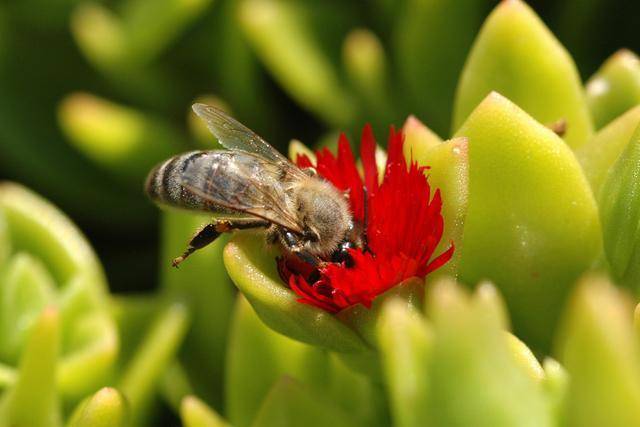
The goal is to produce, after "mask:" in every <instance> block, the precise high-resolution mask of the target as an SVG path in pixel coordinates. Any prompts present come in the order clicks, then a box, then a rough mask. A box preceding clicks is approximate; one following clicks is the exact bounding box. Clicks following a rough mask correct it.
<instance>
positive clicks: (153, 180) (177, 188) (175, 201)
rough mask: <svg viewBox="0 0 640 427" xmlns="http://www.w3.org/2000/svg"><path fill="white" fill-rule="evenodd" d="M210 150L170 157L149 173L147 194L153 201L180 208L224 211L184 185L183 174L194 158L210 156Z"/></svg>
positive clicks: (146, 184) (146, 185) (146, 186)
mask: <svg viewBox="0 0 640 427" xmlns="http://www.w3.org/2000/svg"><path fill="white" fill-rule="evenodd" d="M211 154H212V152H211V151H191V152H188V153H184V154H179V155H177V156H174V157H171V158H170V159H168V160H166V161H165V162H163V163H161V164H159V165H158V166H156V167H155V168H153V170H152V171H151V172H150V173H149V175H148V176H147V181H146V183H145V191H146V193H147V195H148V196H149V197H150V198H151V200H153V201H154V202H155V203H158V204H161V205H167V206H172V207H176V208H182V209H190V210H201V211H207V212H224V211H225V210H224V209H221V208H220V207H218V206H213V205H212V204H211V203H210V202H209V201H206V200H204V199H203V198H202V197H201V196H199V195H197V194H194V193H193V192H191V191H188V190H187V189H186V188H185V187H184V186H183V183H184V174H185V171H186V170H187V168H188V167H189V166H190V165H193V162H194V161H195V160H196V159H199V158H202V157H204V156H210V155H211Z"/></svg>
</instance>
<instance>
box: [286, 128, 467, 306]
mask: <svg viewBox="0 0 640 427" xmlns="http://www.w3.org/2000/svg"><path fill="white" fill-rule="evenodd" d="M403 141H404V138H403V135H402V133H401V132H396V131H395V130H394V129H393V127H392V128H391V133H390V136H389V150H388V158H387V165H386V169H385V174H384V179H383V181H382V183H381V184H380V183H379V180H378V169H377V167H376V161H375V149H376V143H375V140H374V137H373V132H372V130H371V126H369V125H367V126H365V128H364V130H363V132H362V144H361V150H360V157H361V159H362V165H363V169H364V182H363V178H362V177H361V176H360V173H358V169H357V168H356V162H355V159H354V156H353V152H352V151H351V147H350V146H349V141H348V140H347V138H346V136H345V135H344V134H342V135H340V140H339V143H338V155H337V157H336V156H334V155H333V154H332V153H331V152H330V151H329V150H328V149H326V148H325V149H323V150H322V151H319V152H318V153H317V164H316V166H315V169H316V170H317V172H318V174H319V175H320V176H322V177H324V178H325V179H327V180H328V181H330V182H331V183H332V184H333V185H335V186H336V187H337V188H338V189H340V190H343V191H348V194H349V201H350V206H351V210H352V213H353V217H354V220H355V221H358V222H359V223H360V224H363V223H364V222H363V221H364V215H365V206H364V204H365V199H366V203H367V209H366V212H367V216H368V218H367V223H368V225H367V238H368V245H369V249H370V251H367V252H363V251H362V250H360V249H352V250H350V254H351V257H352V258H353V261H354V264H353V265H351V266H346V265H345V264H344V263H327V264H326V266H324V267H321V268H320V269H318V270H316V271H314V269H313V267H311V266H310V265H307V264H304V263H302V262H300V261H299V260H297V259H294V258H287V259H286V260H284V259H280V260H279V262H278V267H279V272H280V275H281V276H282V278H283V280H285V282H287V283H288V284H289V286H290V287H291V289H292V290H293V291H294V292H295V293H296V294H298V295H299V296H300V299H299V301H300V302H303V303H305V304H311V305H314V306H316V307H320V308H322V309H324V310H327V311H329V312H332V313H337V312H339V311H340V310H342V309H345V308H347V307H350V306H352V305H356V304H363V305H364V306H366V307H370V306H371V303H372V301H373V300H374V299H375V298H376V297H377V296H378V295H380V294H381V293H383V292H385V291H387V290H389V289H390V288H392V287H394V286H395V285H397V284H399V283H400V282H402V281H404V280H405V279H408V278H410V277H414V276H417V277H424V276H426V275H427V274H429V273H430V272H432V271H433V270H435V269H437V268H439V267H441V266H442V265H444V264H445V263H446V262H447V261H449V259H450V258H451V256H452V255H453V250H454V246H453V244H451V246H450V247H449V249H448V250H447V251H445V252H444V253H442V254H440V255H439V256H437V257H435V258H434V259H431V258H432V256H433V253H434V250H435V249H436V246H438V243H439V242H440V239H441V237H442V231H443V226H444V221H443V219H442V214H441V208H442V199H441V198H440V190H436V191H435V194H434V195H433V198H431V187H430V186H429V182H428V181H427V177H426V176H425V174H424V171H425V169H426V168H425V167H423V166H418V165H417V163H415V162H413V161H412V162H411V164H409V165H407V161H406V159H405V157H404V155H403V152H402V145H403ZM296 163H297V164H298V166H300V167H313V164H312V162H311V161H310V160H309V158H307V157H306V156H303V155H299V156H298V158H297V159H296ZM363 186H366V190H367V195H366V197H365V194H364V190H363ZM310 282H311V283H310Z"/></svg>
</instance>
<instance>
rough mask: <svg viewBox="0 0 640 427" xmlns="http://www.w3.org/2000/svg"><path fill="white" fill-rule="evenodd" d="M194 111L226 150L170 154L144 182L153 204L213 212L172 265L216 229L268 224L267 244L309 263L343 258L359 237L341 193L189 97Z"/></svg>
mask: <svg viewBox="0 0 640 427" xmlns="http://www.w3.org/2000/svg"><path fill="white" fill-rule="evenodd" d="M193 111H194V112H195V113H196V114H197V115H198V116H199V117H200V118H201V119H203V120H204V121H205V123H206V124H207V127H208V128H209V130H210V131H211V133H212V134H213V135H214V136H215V137H216V138H217V139H218V141H219V142H220V144H222V146H223V147H225V148H226V150H210V151H191V152H188V153H184V154H180V155H177V156H175V157H172V158H170V159H168V160H166V161H165V162H163V163H161V164H159V165H158V166H156V167H155V168H154V169H153V170H152V171H151V172H150V173H149V175H148V177H147V180H146V183H145V191H146V193H147V194H148V196H149V197H150V198H151V199H152V200H153V201H154V202H156V203H157V204H159V205H164V206H170V207H175V208H182V209H188V210H193V211H200V212H207V213H211V214H213V215H214V218H213V219H212V221H211V222H210V223H208V224H206V225H205V226H204V227H203V228H202V229H201V230H199V231H198V232H197V233H196V234H195V235H194V236H193V238H192V239H191V240H190V241H189V243H188V245H187V249H186V250H185V251H184V253H183V254H182V255H180V256H179V257H177V258H175V259H174V260H173V261H172V265H173V266H174V267H177V266H178V265H179V264H180V263H181V262H182V261H184V260H185V259H186V258H187V257H188V256H190V255H191V254H192V253H193V252H194V251H196V250H198V249H201V248H203V247H205V246H207V245H208V244H209V243H211V242H213V241H214V240H215V239H216V238H217V237H219V236H220V235H221V234H222V233H225V232H231V231H234V230H242V229H255V228H263V229H266V239H267V242H268V243H270V244H279V245H280V246H281V247H282V248H283V250H284V251H285V252H286V253H287V254H292V255H295V256H297V257H298V258H299V259H301V260H302V261H304V262H307V263H309V264H311V265H313V266H318V265H320V264H321V263H323V262H326V261H325V260H331V261H334V262H341V261H345V262H348V261H349V257H348V250H349V249H350V248H354V247H361V246H362V245H363V244H365V240H366V237H364V236H363V233H362V232H361V230H362V227H358V226H357V225H356V224H354V219H353V215H352V214H351V211H350V209H349V204H348V202H347V197H346V196H347V195H346V194H345V193H343V192H341V191H340V190H338V189H337V188H336V187H334V186H333V185H332V184H331V183H329V182H328V181H325V180H324V179H322V178H321V177H319V176H317V174H316V173H315V170H314V169H311V168H305V169H301V168H299V167H297V166H296V165H294V164H293V163H291V162H290V161H289V160H288V159H287V158H286V157H284V156H283V155H282V154H280V153H279V152H278V151H277V150H276V149H274V148H273V147H272V146H271V145H269V144H268V143H267V142H266V141H265V140H264V139H262V138H261V137H259V136H258V135H256V134H255V133H254V132H252V131H251V130H249V129H248V128H247V127H245V126H244V125H242V124H241V123H239V122H238V121H237V120H235V119H233V118H232V117H229V116H228V115H227V114H225V113H224V112H222V111H221V110H219V109H217V108H215V107H212V106H209V105H205V104H194V105H193ZM365 229H366V227H365Z"/></svg>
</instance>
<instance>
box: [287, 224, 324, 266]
mask: <svg viewBox="0 0 640 427" xmlns="http://www.w3.org/2000/svg"><path fill="white" fill-rule="evenodd" d="M280 235H281V236H282V239H281V240H282V243H283V244H284V245H285V246H286V247H287V249H288V250H289V251H290V252H291V253H293V254H295V255H296V256H297V257H298V258H300V259H301V260H302V261H304V262H306V263H307V264H311V265H312V266H313V267H318V266H319V265H320V264H321V262H322V261H321V260H320V258H318V257H317V256H315V255H312V254H310V253H309V252H308V251H306V250H305V249H304V246H303V245H302V243H301V242H300V240H299V239H298V236H296V235H295V234H294V233H292V232H291V231H289V230H282V231H281V233H280Z"/></svg>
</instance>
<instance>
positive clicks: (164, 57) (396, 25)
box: [0, 0, 640, 427]
mask: <svg viewBox="0 0 640 427" xmlns="http://www.w3.org/2000/svg"><path fill="white" fill-rule="evenodd" d="M24 3H25V5H26V6H9V5H0V88H1V89H2V92H3V94H6V95H7V96H3V97H2V99H0V118H1V119H3V120H2V123H3V124H6V125H7V126H0V144H2V145H1V146H2V147H3V156H2V159H0V164H1V165H2V166H3V167H4V168H5V172H4V173H6V174H7V175H9V176H13V177H17V178H20V180H21V181H24V182H26V183H27V184H32V185H33V186H34V187H37V188H38V189H40V190H41V191H42V192H43V193H45V194H47V196H49V197H51V198H52V199H53V200H56V201H59V202H60V203H61V204H62V205H63V206H64V207H65V210H68V211H69V212H70V213H71V214H72V215H73V218H77V219H78V220H79V221H80V224H82V225H83V227H84V226H87V227H88V228H89V229H91V230H93V229H94V228H93V227H95V226H99V229H100V230H102V232H101V233H102V237H100V234H101V233H97V234H98V239H97V240H98V242H99V243H100V242H101V243H104V242H111V243H110V244H113V242H114V241H115V242H119V241H120V240H118V239H122V238H123V236H125V235H127V236H128V235H135V234H136V233H140V235H149V234H150V233H155V229H154V222H152V221H151V220H150V218H152V215H153V211H152V207H151V204H150V203H148V202H147V201H145V200H144V199H143V198H142V196H141V186H142V185H141V184H142V181H143V179H144V177H145V175H146V174H147V172H148V170H149V168H150V167H151V166H152V165H153V164H154V163H156V162H158V161H160V160H162V159H164V158H166V157H168V156H170V155H172V154H174V153H177V152H180V151H183V150H186V149H188V148H189V147H199V148H207V147H208V148H214V147H216V146H217V145H216V144H217V143H216V142H215V141H213V140H212V139H211V138H210V136H209V135H208V133H207V131H206V128H205V127H204V126H203V125H202V123H200V122H198V121H197V120H195V117H194V116H193V115H187V114H186V113H185V111H186V105H188V104H189V103H190V102H191V101H193V100H194V99H196V98H197V99H198V100H200V101H203V102H208V103H211V104H215V105H217V106H220V107H221V108H224V109H227V110H230V111H233V112H234V113H235V114H237V115H238V116H239V117H240V118H242V119H243V121H245V122H246V123H248V124H250V125H251V126H252V127H253V128H255V129H256V130H257V131H258V132H259V133H264V134H265V135H267V136H268V137H269V138H268V139H269V140H276V141H277V140H278V139H281V140H285V139H286V138H291V137H294V136H295V137H300V138H301V139H302V140H304V139H307V140H310V141H312V143H310V144H309V146H308V147H307V146H306V145H304V144H303V143H302V142H300V141H297V140H295V141H292V142H291V143H290V144H289V146H288V153H289V157H290V159H291V161H292V162H294V163H297V164H298V165H300V166H305V167H313V168H316V171H317V173H318V174H319V175H320V176H322V177H324V178H325V179H327V180H329V181H331V182H332V183H333V184H334V185H335V186H336V187H338V188H340V189H341V190H349V191H348V194H349V199H350V200H349V203H350V206H351V208H352V210H353V211H354V215H355V216H356V217H358V218H361V217H363V216H364V213H363V211H364V210H367V209H368V210H369V214H371V215H372V217H371V223H369V224H368V228H367V230H370V232H371V236H372V238H371V248H372V249H373V250H372V251H371V252H372V253H366V251H364V252H358V251H356V252H354V253H353V256H354V266H349V267H348V268H347V267H346V266H345V265H341V264H332V265H330V266H329V267H327V268H326V269H323V270H319V271H316V272H315V273H314V275H309V274H308V270H307V269H306V268H307V267H308V266H300V265H289V264H286V262H285V261H283V260H282V259H280V261H278V257H279V256H280V255H281V254H279V253H278V251H277V250H271V249H269V250H266V249H265V243H264V238H263V237H262V236H260V235H258V234H256V233H252V232H241V233H237V234H235V235H233V236H232V237H231V238H230V239H229V238H222V239H220V240H217V241H216V242H215V243H213V244H212V245H210V246H209V247H207V248H205V249H202V250H201V251H198V253H197V254H195V255H193V256H192V257H191V258H189V260H188V261H187V262H185V263H183V264H182V265H181V267H180V269H173V268H172V267H171V265H170V260H171V259H172V258H173V257H174V256H175V255H177V254H179V253H180V252H181V251H182V250H183V249H184V245H185V244H186V241H187V240H188V237H189V235H191V234H192V233H193V231H194V230H195V229H196V228H197V227H198V226H200V225H201V224H203V223H205V222H206V221H207V220H208V218H206V217H203V216H199V215H195V214H191V213H184V212H176V211H164V212H162V213H161V218H160V223H159V229H160V233H159V234H160V250H159V253H160V254H159V257H158V258H159V262H160V265H161V267H160V269H159V274H158V275H157V279H158V280H157V282H158V283H153V282H154V281H156V280H155V279H154V277H155V276H154V275H153V274H152V272H151V271H150V269H149V268H148V267H149V265H152V264H153V263H154V262H155V261H153V262H151V261H149V260H148V258H149V257H148V255H147V257H146V258H145V253H147V254H148V253H149V251H148V250H147V249H145V248H143V246H144V244H142V243H140V242H139V241H136V239H135V238H130V241H127V240H126V239H125V240H124V241H123V243H122V246H126V245H127V244H128V243H130V242H133V243H131V244H132V245H134V246H133V248H132V249H129V253H130V254H135V255H136V256H126V258H127V259H126V260H120V261H114V260H113V259H110V258H109V257H108V256H106V257H104V258H105V263H106V267H107V276H105V273H104V271H103V267H102V265H101V262H100V261H99V259H98V256H97V255H96V254H95V252H94V250H93V249H92V248H91V246H90V244H89V243H88V240H87V239H86V238H85V237H84V236H83V235H82V234H81V232H80V231H79V229H78V227H77V226H75V225H74V224H73V223H72V222H71V220H70V219H68V218H67V217H66V216H65V215H64V214H62V213H61V212H60V210H59V209H58V208H57V207H55V206H54V205H52V204H51V203H50V202H48V201H45V200H44V199H43V198H42V197H40V196H38V195H36V194H35V193H34V192H32V191H31V190H28V189H27V188H25V187H23V186H21V185H19V184H14V183H2V184H1V185H0V388H1V389H2V392H1V395H0V426H18V427H23V426H24V427H39V426H61V425H67V426H82V427H84V426H101V425H105V426H107V425H108V426H118V425H121V426H145V425H160V424H162V423H165V424H170V423H173V424H176V423H178V422H181V423H182V425H184V426H187V427H208V426H234V427H243V426H247V427H248V426H252V427H262V426H265V427H266V426H298V425H311V426H315V425H318V426H326V425H339V426H342V425H344V426H359V425H360V426H386V425H394V426H402V427H409V426H469V425H473V426H484V425H486V426H522V425H531V426H580V427H585V426H603V425H607V426H632V425H640V353H639V351H640V349H639V348H638V345H639V337H640V335H639V331H640V314H639V313H640V308H637V307H636V309H635V312H634V306H635V305H636V304H637V303H638V296H639V295H640V268H639V267H638V265H640V264H639V261H640V249H639V247H640V246H639V245H640V243H638V242H639V241H640V239H639V238H638V227H639V224H640V202H639V201H638V197H639V195H640V189H639V188H637V187H638V185H640V184H638V179H637V178H638V171H640V106H639V105H640V65H639V64H640V61H639V60H638V58H637V56H636V55H635V54H634V53H633V52H632V51H629V50H621V51H619V52H617V53H615V54H614V55H613V56H611V58H609V59H608V60H607V61H606V62H605V63H604V64H603V65H602V67H601V68H600V69H598V70H597V71H596V72H595V74H594V75H593V76H592V77H591V78H590V79H589V80H588V81H587V83H586V84H584V85H583V83H582V82H581V79H580V75H579V73H578V68H577V66H576V64H575V63H574V60H573V59H572V57H571V56H570V54H569V53H568V51H567V50H566V49H565V48H564V47H563V45H562V44H561V43H560V42H559V41H558V39H556V37H555V36H554V34H553V33H552V32H551V31H550V30H549V29H548V28H547V27H546V26H545V24H544V23H543V22H542V20H541V19H540V18H539V17H538V16H537V15H536V14H535V12H534V11H533V10H532V9H531V8H530V7H529V6H527V5H526V4H525V3H523V2H522V1H520V0H505V1H502V2H500V3H499V4H497V5H495V7H494V9H493V11H491V12H490V13H489V11H490V6H491V5H490V4H489V2H484V1H481V0H465V1H457V2H446V1H423V0H405V1H402V2H399V3H398V4H394V2H388V1H378V2H370V4H368V5H367V7H366V11H367V12H368V13H367V14H364V13H362V11H363V10H364V9H362V6H360V5H359V4H358V2H344V3H340V5H341V7H342V9H341V11H342V13H341V14H339V16H336V14H335V9H334V8H335V7H336V5H335V4H333V3H332V2H320V3H318V2H308V1H304V0H299V1H292V0H289V1H275V0H237V1H236V0H224V1H222V0H221V1H219V2H210V1H206V0H197V1H191V2H181V1H176V0H164V1H162V2H157V1H151V0H124V1H122V2H120V4H119V8H118V9H117V10H112V9H110V8H109V6H108V5H105V4H103V3H97V2H89V1H87V2H56V4H55V5H53V3H52V5H50V6H48V7H49V9H47V10H48V11H49V12H50V13H49V14H43V17H40V18H37V17H35V16H32V14H30V13H29V10H30V9H29V8H30V7H31V6H29V5H32V6H33V5H37V6H38V7H41V6H42V7H44V6H43V5H44V3H45V2H41V1H40V0H29V1H25V2H24ZM75 3H78V4H77V5H76V4H75ZM603 3H604V2H598V1H594V2H590V7H588V8H583V9H581V10H583V12H584V13H583V14H582V15H581V16H580V17H571V16H572V15H571V13H570V11H571V10H572V8H575V7H576V4H577V2H574V1H567V2H566V3H565V6H564V7H565V8H566V10H564V11H563V10H562V8H560V7H558V10H557V11H558V12H559V14H558V15H557V16H556V19H555V21H554V22H555V23H556V24H557V23H558V22H559V23H560V24H559V25H557V26H558V27H559V28H560V30H559V31H560V32H561V33H562V34H563V37H565V38H566V39H567V40H569V41H570V43H571V44H572V46H574V47H575V48H576V50H577V54H578V56H579V58H581V60H582V61H585V58H586V55H587V53H586V52H585V49H584V44H585V43H584V42H583V41H581V40H579V39H576V38H575V37H576V36H575V34H577V33H586V31H584V28H585V25H586V23H588V22H596V21H597V20H598V19H599V17H598V15H599V13H600V11H602V10H603V8H605V5H604V4H603ZM567 11H568V12H567ZM487 13H489V14H488V16H486V15H487ZM44 15H47V16H46V17H45V16H44ZM392 16H393V18H392ZM483 20H484V23H482V22H483ZM581 20H582V21H581ZM451 22H456V28H455V31H452V27H451ZM18 23H21V24H23V25H25V26H30V27H38V28H40V29H41V30H40V31H42V32H43V33H42V34H48V33H50V34H59V33H60V31H67V30H65V28H67V27H68V28H70V33H71V35H72V39H71V38H69V37H66V38H64V40H55V41H54V42H55V43H57V45H59V46H63V47H64V48H63V49H61V50H60V52H67V55H68V57H69V58H68V59H69V61H68V63H69V64H70V65H69V68H78V69H83V70H84V69H85V68H86V64H84V61H86V62H87V63H88V64H89V65H90V67H91V71H87V70H84V71H83V72H81V73H77V74H78V75H82V76H84V77H82V78H81V79H79V80H77V81H76V80H74V79H70V78H67V76H66V75H64V73H61V72H60V71H61V70H62V69H63V68H61V67H58V68H56V67H54V66H52V69H51V70H50V72H51V76H52V79H53V83H54V84H52V85H49V86H47V90H46V91H44V92H43V93H38V91H37V90H35V89H37V85H34V87H31V86H30V85H26V84H25V83H24V82H23V81H22V80H21V79H20V78H19V77H24V78H27V79H28V78H29V77H30V73H31V72H32V71H31V70H33V69H34V67H29V66H28V65H29V63H30V61H31V62H33V63H35V60H36V58H37V59H38V60H39V59H41V58H45V59H46V55H45V54H46V52H44V53H43V49H40V50H38V49H35V50H34V52H30V51H28V52H24V55H23V56H21V58H23V62H20V63H18V62H15V61H13V60H10V58H14V57H19V55H17V53H18V52H20V46H21V43H24V41H25V40H27V41H34V40H36V41H37V37H38V34H37V33H35V32H34V33H29V34H27V33H21V32H20V31H16V28H17V27H18ZM365 26H366V28H365ZM368 28H371V29H368ZM571 28H573V29H574V30H575V31H571V30H570V29H571ZM576 28H577V29H576ZM60 29H62V30H60ZM4 35H7V36H6V37H4ZM584 37H585V38H586V39H589V37H592V35H591V34H588V35H584ZM212 40H216V44H215V45H213V43H212ZM583 40H584V39H583ZM52 43H53V42H52ZM210 45H212V46H213V47H212V48H211V49H209V46H210ZM70 46H76V48H77V49H78V52H79V53H77V52H74V53H73V54H69V53H68V52H69V51H70ZM188 47H189V48H188ZM65 49H66V50H65ZM74 49H75V48H74ZM72 50H73V49H71V51H72ZM176 52H178V54H175V53H176ZM203 52H204V53H203ZM174 54H175V55H174ZM212 57H213V59H212ZM64 59H65V58H60V57H57V56H56V58H55V61H49V63H62V62H64V61H63V60H64ZM593 64H594V62H593V59H591V65H593ZM23 69H24V70H26V71H25V75H22V74H21V71H22V70H23ZM74 75H75V74H74ZM210 76H212V77H210ZM209 79H211V81H212V82H213V84H211V85H210V84H209V83H207V84H205V83H203V82H209ZM210 86H212V87H214V88H215V90H214V92H215V94H211V93H209V94H207V93H204V92H207V90H203V88H204V87H210ZM95 93H100V94H101V95H100V96H98V95H95ZM283 94H284V95H286V96H283ZM283 98H286V100H285V101H283ZM36 100H38V102H36ZM40 101H42V102H40ZM54 104H55V105H57V116H56V117H57V125H58V128H56V124H55V123H53V120H54V119H53V117H54V116H55V114H54V113H53V108H52V106H53V105H54ZM296 106H298V107H300V109H302V110H303V111H304V112H305V113H304V114H302V113H300V112H297V113H295V114H296V115H294V116H291V111H292V110H294V109H295V107H296ZM410 114H414V115H413V116H410ZM44 116H51V117H50V118H49V119H48V120H41V122H42V123H46V125H45V126H41V127H39V126H29V125H28V124H30V123H31V121H30V120H31V119H32V118H35V119H38V118H42V117H44ZM309 117H313V120H315V121H316V125H317V127H321V128H322V129H323V132H325V135H324V136H322V137H320V138H317V136H318V132H315V134H312V133H310V132H307V133H305V126H304V124H305V123H306V121H307V120H311V119H309ZM298 118H304V119H303V120H297V119H298ZM27 119H29V120H27ZM367 121H368V122H370V123H371V126H366V127H365V130H364V131H363V136H362V139H361V143H360V144H359V143H358V142H357V141H359V140H360V139H359V138H351V141H353V142H355V144H354V148H356V147H357V146H359V147H358V148H359V150H353V151H352V148H350V146H349V142H348V139H347V137H346V135H345V134H342V135H340V136H338V133H337V132H339V131H345V132H346V133H347V134H353V133H356V132H358V131H359V129H360V128H361V126H362V125H363V124H364V123H365V122H367ZM400 121H404V125H403V126H402V128H399V129H394V128H392V130H391V137H390V138H389V143H388V144H386V145H385V144H381V145H380V146H376V145H375V139H374V136H373V135H374V133H377V134H378V135H382V132H386V131H387V129H388V128H387V126H389V125H390V124H392V123H394V122H395V123H396V124H398V123H400ZM423 122H424V123H426V124H424V123H423ZM274 123H275V124H277V126H276V125H274ZM301 123H302V124H301ZM59 134H60V135H59ZM52 135H53V137H52ZM45 140H47V141H51V143H50V144H49V145H46V144H43V141H45ZM379 140H382V138H379ZM280 148H284V147H283V146H281V147H280ZM353 152H360V153H361V159H360V160H356V159H355V158H354V155H353ZM53 166H55V168H54V167H53ZM28 171H38V173H37V174H35V175H36V176H31V177H30V176H28V174H26V173H25V172H28ZM400 176H402V177H403V178H399V177H400ZM362 186H365V187H366V189H367V196H366V197H365V196H364V195H363V194H362V191H359V190H360V189H361V188H362ZM389 189H390V190H389ZM367 197H368V198H369V199H367ZM363 201H364V203H362V202H363ZM365 206H366V208H365ZM110 233H113V236H114V237H104V234H110ZM376 233H377V234H376ZM381 236H382V237H381ZM92 237H94V236H92ZM376 239H377V240H376ZM107 246H108V245H107ZM102 249H104V247H102ZM100 250H101V247H100V246H99V247H98V251H99V253H100ZM105 250H106V249H105ZM110 251H113V249H110ZM107 252H109V251H107ZM111 253H113V252H111ZM441 254H442V255H441ZM383 255H384V256H383ZM111 267H118V269H117V270H119V271H112V270H111V269H110V268H111ZM114 270H116V269H115V268H114ZM112 275H113V276H115V277H127V275H130V277H131V279H130V282H128V283H126V287H128V288H130V289H129V290H136V291H138V292H137V293H133V292H127V293H125V292H114V291H113V290H110V289H109V287H108V286H107V279H106V277H111V276H112ZM138 278H143V281H145V282H147V283H142V284H139V283H131V282H136V281H137V280H138ZM230 279H231V280H230ZM116 282H117V281H116ZM231 282H233V284H235V288H237V290H238V292H235V291H234V288H233V286H232V285H231ZM112 287H113V288H115V289H118V290H121V289H123V288H125V286H124V285H123V284H121V283H120V284H115V285H114V283H112ZM150 287H152V288H153V290H148V289H149V288H150ZM141 289H146V290H145V291H144V292H140V290H141ZM167 414H172V415H167ZM172 417H173V418H172ZM176 417H177V418H179V419H180V421H177V420H176V419H175V418H176ZM167 419H169V420H168V421H167ZM173 424H172V425H173Z"/></svg>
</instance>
